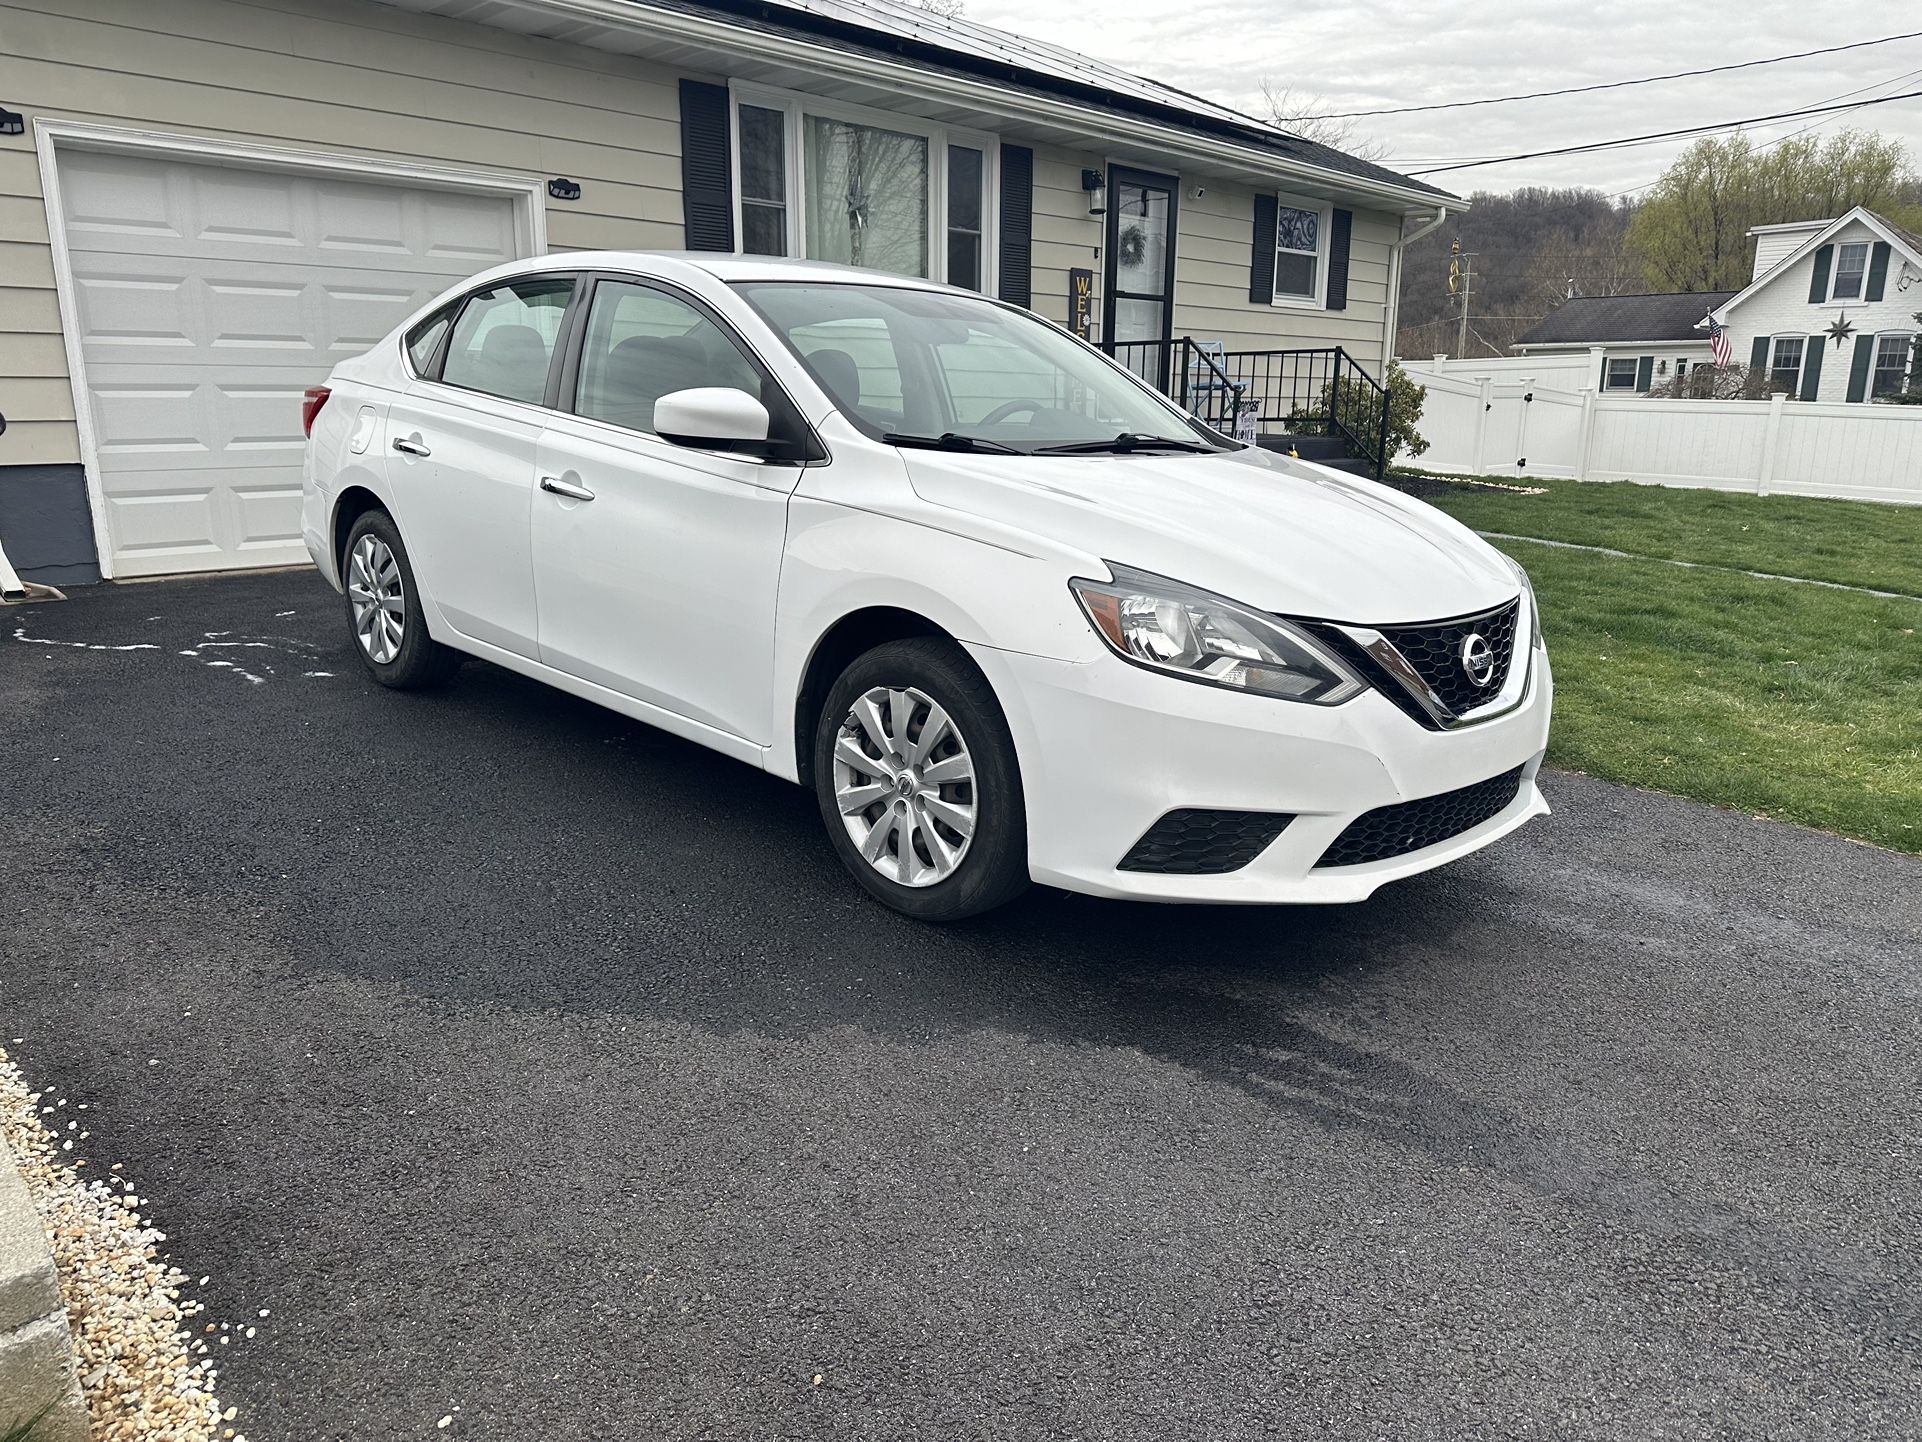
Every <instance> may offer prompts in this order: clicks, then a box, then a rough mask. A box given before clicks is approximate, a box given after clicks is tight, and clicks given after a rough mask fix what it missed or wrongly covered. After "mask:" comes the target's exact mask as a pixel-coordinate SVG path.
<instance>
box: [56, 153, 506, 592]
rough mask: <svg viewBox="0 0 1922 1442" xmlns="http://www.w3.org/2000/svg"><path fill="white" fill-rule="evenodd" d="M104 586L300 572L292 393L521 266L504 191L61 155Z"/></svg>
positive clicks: (296, 407) (296, 414)
mask: <svg viewBox="0 0 1922 1442" xmlns="http://www.w3.org/2000/svg"><path fill="white" fill-rule="evenodd" d="M58 173H59V176H60V188H61V198H62V202H63V206H64V209H65V212H66V218H65V226H66V242H67V250H68V254H69V256H70V258H71V264H72V270H73V282H74V284H73V289H74V299H75V306H76V310H77V314H78V320H79V329H80V343H81V348H82V354H83V356H84V359H85V364H86V381H87V390H88V393H89V403H90V408H91V413H92V417H93V427H94V436H95V441H96V445H97V454H98V459H99V467H100V483H101V490H102V493H103V495H104V497H105V502H106V516H107V534H108V539H109V543H110V547H111V550H112V553H113V560H112V563H113V573H114V574H115V575H117V576H141V575H157V574H161V573H164V572H169V571H212V570H225V569H229V568H233V567H239V566H274V565H284V564H287V563H290V562H298V561H304V560H305V559H306V557H307V553H306V549H305V548H304V547H303V546H302V545H301V541H300V462H301V444H302V441H301V433H300V398H301V392H302V391H303V390H305V389H306V388H307V387H308V386H310V385H316V384H318V383H319V382H320V381H322V380H324V379H325V378H326V375H327V372H328V371H329V370H330V369H332V368H333V366H334V365H335V363H336V362H338V361H340V360H341V359H343V358H344V357H347V356H350V355H354V354H356V353H357V352H359V351H363V350H365V349H366V348H367V347H368V346H370V345H372V344H373V343H374V342H375V341H376V340H378V339H379V338H380V337H381V336H383V335H385V334H386V333H387V332H388V331H389V330H391V329H392V328H393V327H394V326H395V325H397V324H399V323H400V321H401V320H402V319H404V318H405V317H406V315H407V313H408V312H409V311H411V310H412V309H414V308H415V307H416V306H418V305H420V304H421V303H422V302H424V301H426V300H427V299H429V298H430V297H431V296H433V295H434V294H435V293H437V292H438V291H441V290H443V289H445V288H446V287H447V286H448V285H449V284H450V283H452V282H453V281H455V280H458V279H460V278H461V277H463V276H466V275H470V274H472V273H473V272H474V271H477V270H481V269H483V268H485V267H487V266H490V265H494V264H496V263H497V262H500V261H503V260H509V259H512V258H514V257H515V256H516V255H518V254H520V253H521V249H522V246H521V243H520V241H519V239H518V237H517V233H516V232H517V226H516V223H515V215H514V206H513V202H512V201H511V200H510V199H508V198H507V197H504V196H487V195H474V194H468V193H463V192H457V191H449V190H437V189H411V188H407V187H404V186H398V185H384V184H373V183H368V182H366V181H363V180H359V179H352V180H349V179H334V178H323V177H317V176H313V175H305V174H295V173H292V172H286V171H274V170H249V169H245V168H242V167H238V166H229V165H222V164H207V163H198V162H185V161H179V160H173V159H167V158H158V157H151V156H135V155H119V154H104V153H93V152H87V151H64V152H62V153H61V155H60V157H59V167H58Z"/></svg>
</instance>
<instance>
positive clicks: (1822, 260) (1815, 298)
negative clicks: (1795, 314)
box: [1809, 245, 1835, 305]
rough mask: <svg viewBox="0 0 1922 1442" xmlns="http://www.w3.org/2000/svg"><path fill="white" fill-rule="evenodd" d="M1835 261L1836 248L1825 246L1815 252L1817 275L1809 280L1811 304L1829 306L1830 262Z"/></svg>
mask: <svg viewBox="0 0 1922 1442" xmlns="http://www.w3.org/2000/svg"><path fill="white" fill-rule="evenodd" d="M1834 259H1835V247H1834V246H1832V245H1825V246H1823V247H1822V248H1821V249H1819V250H1817V251H1816V252H1815V274H1814V275H1813V276H1811V277H1810V278H1809V304H1810V305H1827V304H1828V299H1829V262H1830V261H1832V260H1834Z"/></svg>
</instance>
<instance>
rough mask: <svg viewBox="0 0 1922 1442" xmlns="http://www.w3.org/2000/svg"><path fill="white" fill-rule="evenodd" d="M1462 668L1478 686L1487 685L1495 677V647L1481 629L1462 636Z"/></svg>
mask: <svg viewBox="0 0 1922 1442" xmlns="http://www.w3.org/2000/svg"><path fill="white" fill-rule="evenodd" d="M1462 670H1464V671H1466V672H1467V673H1468V679H1469V680H1471V681H1473V682H1474V683H1475V684H1476V685H1477V686H1486V685H1487V684H1488V683H1489V682H1490V681H1493V680H1494V679H1495V648H1494V647H1492V646H1490V645H1489V644H1488V642H1487V640H1486V639H1485V638H1484V637H1483V636H1482V634H1481V632H1479V631H1470V632H1469V633H1468V634H1467V635H1466V636H1464V637H1462Z"/></svg>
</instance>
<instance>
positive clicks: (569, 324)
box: [450, 270, 828, 466]
mask: <svg viewBox="0 0 1922 1442" xmlns="http://www.w3.org/2000/svg"><path fill="white" fill-rule="evenodd" d="M603 281H606V282H608V283H609V284H615V285H632V286H637V287H639V288H640V289H642V290H652V291H655V292H658V293H659V294H661V295H665V296H667V297H669V298H670V299H672V300H677V301H680V302H681V303H682V304H683V305H686V306H687V307H688V308H689V309H691V310H692V311H694V312H695V313H696V314H697V315H699V316H701V317H702V319H704V320H706V321H707V322H708V323H709V324H710V325H712V326H714V327H715V328H716V329H717V330H719V331H720V333H721V335H722V336H723V337H725V338H726V340H727V341H728V342H729V343H730V344H731V345H733V347H734V348H735V349H736V350H737V351H739V352H740V353H741V357H742V359H744V360H745V361H746V362H747V363H748V365H749V366H750V367H752V369H753V370H754V373H755V374H756V375H757V376H759V377H760V380H761V386H762V400H763V403H764V404H765V399H766V396H767V395H768V393H769V392H770V391H771V392H772V393H773V394H774V395H777V396H779V397H780V398H781V404H780V405H779V406H769V407H768V412H769V417H770V419H771V420H772V421H774V422H775V423H777V424H786V425H787V426H788V427H789V428H790V429H792V430H793V431H794V432H795V438H796V440H797V442H798V446H799V450H800V452H801V455H800V457H799V458H798V459H796V460H793V461H787V462H783V464H789V465H802V466H813V465H819V464H821V463H823V462H824V461H826V460H827V459H828V450H827V447H826V445H825V444H823V443H822V441H821V438H820V437H819V436H818V435H816V434H815V432H814V427H812V426H811V425H809V424H808V423H807V418H806V417H805V416H804V415H803V414H802V412H801V408H800V407H799V406H798V405H796V404H795V403H794V398H793V397H792V396H790V395H789V394H788V393H787V387H786V386H784V385H782V384H781V381H780V378H779V377H778V376H776V375H775V374H774V371H773V369H772V367H770V366H769V365H768V363H767V361H766V360H764V359H763V358H762V356H761V353H760V352H759V351H758V350H756V349H755V348H754V347H753V346H752V345H751V344H749V343H748V340H747V337H745V336H743V335H742V334H741V333H740V331H739V330H738V329H736V328H735V327H734V326H733V325H731V324H729V323H728V320H727V318H726V317H725V316H722V315H720V314H719V313H717V312H716V311H715V309H714V308H713V307H712V306H710V305H709V304H708V303H707V302H706V301H705V300H703V299H701V297H700V296H698V295H695V294H694V293H693V292H692V291H689V290H685V289H683V288H682V287H680V286H678V285H676V284H674V282H673V281H670V280H663V279H662V278H661V277H659V276H653V275H636V274H633V273H632V272H629V271H617V270H601V271H593V272H591V273H588V274H585V275H582V276H581V277H579V282H580V283H579V284H577V285H576V287H575V290H574V298H573V301H572V302H571V306H572V312H571V313H570V315H569V316H568V318H567V320H566V321H565V322H564V323H563V326H562V330H561V342H562V344H564V345H565V346H566V348H567V349H566V358H565V360H564V362H563V363H562V365H561V366H560V367H558V368H557V369H558V370H559V372H560V374H559V376H558V378H557V380H556V383H555V385H554V387H553V388H552V389H551V390H550V392H549V394H550V396H551V397H552V405H551V407H550V408H551V409H553V410H556V411H559V412H560V413H561V414H562V415H566V416H572V417H574V418H575V419H576V420H581V421H588V422H591V423H592V424H595V425H614V424H615V423H614V422H612V421H603V420H600V419H599V418H598V417H595V416H589V415H582V414H581V412H580V380H581V355H582V352H583V350H584V349H585V347H586V344H587V332H588V317H589V314H590V307H591V305H592V302H593V298H594V294H595V292H596V291H597V290H598V289H599V288H600V285H601V282H603ZM450 332H451V327H450ZM555 352H556V354H557V355H558V354H560V346H559V345H557V346H556V347H555ZM783 410H785V411H786V415H785V416H783V415H782V414H781V411H783ZM619 429H621V430H623V431H625V432H626V433H627V434H629V435H637V436H646V437H647V438H648V439H649V440H658V439H659V437H657V436H653V435H650V434H649V433H648V432H646V431H636V430H630V429H629V428H627V427H625V426H622V427H619ZM662 444H664V445H666V444H671V443H670V442H662Z"/></svg>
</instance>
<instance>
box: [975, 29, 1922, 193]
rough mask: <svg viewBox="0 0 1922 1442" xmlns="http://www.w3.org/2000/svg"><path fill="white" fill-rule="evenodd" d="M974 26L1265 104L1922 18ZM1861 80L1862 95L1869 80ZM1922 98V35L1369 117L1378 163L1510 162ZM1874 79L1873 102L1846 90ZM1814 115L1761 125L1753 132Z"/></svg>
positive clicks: (1527, 83)
mask: <svg viewBox="0 0 1922 1442" xmlns="http://www.w3.org/2000/svg"><path fill="white" fill-rule="evenodd" d="M964 13H965V14H966V15H967V17H968V18H969V19H970V20H976V21H979V22H981V23H982V24H986V25H996V26H999V27H1001V28H1003V29H1006V30H1015V31H1019V32H1021V33H1024V34H1028V35H1032V36H1034V37H1035V38H1036V39H1040V40H1047V41H1052V42H1054V43H1055V44H1058V45H1066V46H1069V47H1070V48H1072V49H1076V50H1080V51H1082V52H1084V53H1086V54H1089V55H1093V56H1096V57H1097V58H1099V59H1102V60H1105V61H1107V62H1109V63H1110V64H1113V65H1119V66H1121V67H1122V68H1124V69H1127V70H1132V71H1134V72H1136V73H1138V74H1145V75H1148V76H1151V77H1152V78H1154V79H1156V80H1162V81H1166V82H1167V83H1168V84H1171V85H1177V86H1180V87H1181V88H1182V89H1184V90H1192V91H1195V92H1197V93H1199V94H1202V95H1207V96H1210V97H1212V98H1214V99H1217V100H1220V101H1222V102H1223V103H1225V104H1229V105H1233V106H1235V107H1236V108H1237V109H1241V110H1249V111H1254V112H1256V113H1260V111H1261V103H1262V102H1261V87H1262V82H1263V81H1267V82H1268V83H1269V84H1270V85H1272V86H1273V87H1275V88H1276V89H1285V88H1289V87H1292V88H1293V89H1294V90H1295V92H1296V93H1297V94H1299V95H1306V96H1314V97H1318V98H1319V99H1320V100H1322V101H1323V102H1325V105H1324V108H1326V109H1329V110H1365V109H1374V108H1377V107H1384V106H1399V105H1419V104H1432V103H1434V102H1436V101H1444V100H1469V99H1477V98H1480V97H1483V96H1490V95H1513V94H1517V93H1520V92H1523V91H1531V90H1550V89H1556V88H1559V87H1562V86H1568V85H1584V84H1593V83H1596V82H1600V81H1608V80H1626V79H1631V78H1634V77H1639V76H1644V75H1655V74H1661V73H1665V72H1668V71H1674V70H1694V69H1699V68H1701V67H1703V66H1709V65H1725V64H1729V63H1731V62H1735V61H1741V60H1754V59H1760V58H1763V57H1765V56H1772V55H1785V54H1788V53H1790V52H1792V51H1799V50H1813V49H1817V48H1820V47H1823V46H1829V45H1841V44H1846V43H1848V42H1850V41H1855V40H1870V39H1877V38H1880V37H1881V36H1884V35H1893V34H1897V33H1900V32H1902V31H1907V30H1922V11H1918V10H1916V9H1915V8H1913V7H1910V6H1903V5H1895V4H1889V5H1863V4H1853V3H1851V4H1843V3H1840V0H1733V3H1728V0H1723V3H1710V4H1706V5H1705V4H1699V3H1691V0H1664V3H1658V4H1651V3H1646V0H1631V3H1626V4H1617V5H1614V6H1599V5H1595V6H1591V5H1588V4H1576V3H1572V0H1232V3H1231V0H1094V3H1093V4H1087V5H1061V6H1040V5H1036V4H1034V3H1033V0H967V4H966V10H965V12H964ZM1865 87H1866V88H1865ZM1905 90H1922V40H1901V41H1895V42H1892V43H1890V44H1887V45H1877V46H1873V47H1870V48H1868V49H1865V50H1855V51H1849V52H1846V53H1844V54H1840V55H1824V56H1819V57H1816V58H1814V59H1811V60H1795V61H1789V62H1786V63H1784V64H1780V65H1766V66H1761V67H1759V68H1756V69H1752V70H1739V71H1734V72H1731V73H1729V74H1725V75H1712V76H1705V77H1702V78H1700V79H1696V80H1675V81H1665V82H1662V83H1660V84H1656V85H1639V86H1634V87H1631V88H1629V89H1626V90H1614V91H1602V92H1598V93H1596V94H1592V95H1571V96H1562V97H1560V98H1557V99H1553V100H1523V101H1515V102H1513V103H1511V104H1507V105H1490V106H1482V107H1477V108H1473V109H1467V110H1444V111H1437V112H1433V113H1431V114H1426V115H1400V116H1381V117H1376V118H1373V119H1368V120H1362V121H1358V122H1357V124H1358V125H1360V126H1364V127H1367V128H1366V129H1365V130H1364V131H1363V132H1362V133H1364V134H1366V135H1370V136H1373V137H1375V138H1377V139H1379V140H1381V141H1383V142H1385V143H1386V144H1387V145H1388V146H1389V147H1390V150H1391V153H1390V155H1389V156H1388V157H1387V158H1386V159H1385V160H1384V162H1383V163H1384V164H1387V165H1390V166H1392V167H1394V168H1396V169H1400V170H1417V169H1421V168H1422V165H1421V162H1423V161H1426V162H1428V163H1431V164H1432V163H1436V162H1437V161H1438V160H1441V159H1454V158H1474V157H1484V156H1493V155H1513V154H1517V153H1519V152H1522V151H1527V150H1542V149H1547V148H1550V147H1552V146H1557V145H1576V144H1582V143H1584V142H1588V141H1594V140H1611V139H1615V138H1617V137H1621V136H1628V135H1641V134H1646V133H1648V132H1650V131H1656V130H1671V129H1675V128H1678V127H1681V126H1686V125H1699V124H1706V123H1710V122H1714V121H1724V120H1736V119H1741V118H1743V117H1746V116H1751V115H1764V114H1769V113H1772V112H1776V111H1782V110H1792V109H1797V108H1800V107H1805V106H1811V105H1821V104H1827V103H1832V102H1838V101H1850V100H1860V99H1865V98H1871V97H1873V96H1875V95H1880V94H1894V93H1900V92H1902V91H1905ZM1851 91H1861V92H1862V93H1861V94H1847V93H1846V92H1851ZM1826 122H1827V123H1824V124H1821V125H1820V128H1818V129H1817V130H1815V131H1814V132H1813V133H1814V134H1815V135H1817V136H1821V135H1824V134H1829V133H1832V132H1834V131H1836V130H1840V129H1843V128H1845V127H1847V126H1851V125H1853V126H1858V127H1863V128H1869V129H1878V130H1880V131H1882V132H1883V133H1885V134H1888V135H1893V136H1897V137H1899V138H1901V139H1903V140H1905V141H1906V142H1908V144H1909V146H1910V149H1911V151H1912V153H1914V154H1915V156H1916V157H1917V159H1918V161H1922V99H1916V100H1901V101H1896V102H1894V103H1892V104H1889V105H1876V106H1871V107H1869V108H1868V109H1865V110H1860V111H1856V112H1855V113H1853V114H1843V115H1839V116H1835V117H1828V118H1826ZM1812 123H1815V122H1814V121H1812V120H1798V121H1793V122H1789V123H1778V124H1774V125H1768V126H1756V127H1753V128H1752V131H1751V133H1752V134H1753V135H1754V136H1755V137H1756V138H1757V139H1758V140H1766V139H1774V138H1776V137H1778V136H1784V135H1788V134H1790V133H1792V132H1794V131H1796V130H1800V129H1802V128H1803V127H1805V126H1808V125H1810V124H1812ZM1686 143H1687V142H1684V141H1677V142H1664V143H1661V144H1653V145H1643V146H1637V147H1634V148H1630V149H1625V150H1613V151H1604V152H1602V153H1600V154H1597V155H1583V156H1562V157H1557V158H1554V159H1542V160H1528V161H1516V162H1512V163H1510V164H1506V165H1489V166H1483V167H1480V168H1478V169H1474V170H1459V171H1452V172H1450V173H1448V174H1445V175H1435V176H1431V177H1429V179H1430V180H1431V181H1432V182H1433V183H1435V184H1437V185H1440V186H1442V187H1443V188H1444V189H1447V190H1452V191H1456V192H1458V193H1466V192H1468V191H1471V190H1478V189H1480V190H1512V189H1514V188H1516V187H1517V186H1522V185H1592V186H1596V187H1599V188H1601V189H1603V190H1606V191H1608V192H1610V193H1614V192H1617V191H1625V190H1628V189H1630V188H1631V187H1638V186H1641V185H1643V184H1645V183H1646V182H1648V181H1651V180H1653V179H1654V178H1655V177H1656V176H1658V175H1660V174H1661V172H1662V169H1663V168H1664V167H1665V166H1666V165H1667V164H1668V163H1669V161H1671V160H1672V159H1674V157H1675V156H1676V155H1677V154H1678V153H1679V152H1680V151H1681V149H1682V148H1683V146H1684V145H1685V144H1686Z"/></svg>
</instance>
